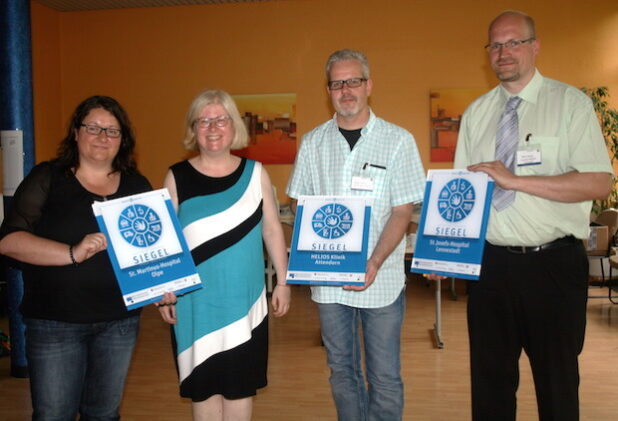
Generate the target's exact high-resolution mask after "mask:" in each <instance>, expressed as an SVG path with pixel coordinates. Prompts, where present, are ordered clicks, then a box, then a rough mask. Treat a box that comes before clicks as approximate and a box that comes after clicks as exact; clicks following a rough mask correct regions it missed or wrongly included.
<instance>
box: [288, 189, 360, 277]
mask: <svg viewBox="0 0 618 421" xmlns="http://www.w3.org/2000/svg"><path fill="white" fill-rule="evenodd" d="M370 215H371V203H370V199H368V198H364V197H341V196H301V197H300V198H299V199H298V206H297V210H296V219H295V221H294V234H293V236H292V244H291V250H290V261H289V264H288V272H287V283H288V284H309V285H363V284H364V283H365V270H366V267H367V244H368V241H369V222H370Z"/></svg>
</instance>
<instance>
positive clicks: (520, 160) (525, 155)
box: [517, 148, 541, 167]
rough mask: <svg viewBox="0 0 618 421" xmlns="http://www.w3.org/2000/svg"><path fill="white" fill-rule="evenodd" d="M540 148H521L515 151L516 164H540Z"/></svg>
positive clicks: (521, 165) (519, 165) (522, 165)
mask: <svg viewBox="0 0 618 421" xmlns="http://www.w3.org/2000/svg"><path fill="white" fill-rule="evenodd" d="M540 164H541V150H540V149H539V148H533V149H523V150H520V151H517V166H518V167H524V166H526V165H540Z"/></svg>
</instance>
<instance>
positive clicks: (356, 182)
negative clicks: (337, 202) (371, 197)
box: [350, 175, 373, 191]
mask: <svg viewBox="0 0 618 421" xmlns="http://www.w3.org/2000/svg"><path fill="white" fill-rule="evenodd" d="M350 187H351V188H352V190H364V191H373V180H372V179H371V178H369V177H361V176H358V175H355V176H353V177H352V185H351V186H350Z"/></svg>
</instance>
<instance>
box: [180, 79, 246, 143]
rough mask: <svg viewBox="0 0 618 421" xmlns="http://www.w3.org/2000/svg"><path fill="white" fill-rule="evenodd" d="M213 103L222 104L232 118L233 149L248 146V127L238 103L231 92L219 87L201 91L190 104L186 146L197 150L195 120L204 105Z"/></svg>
mask: <svg viewBox="0 0 618 421" xmlns="http://www.w3.org/2000/svg"><path fill="white" fill-rule="evenodd" d="M211 104H218V105H220V106H222V107H223V109H224V110H225V111H226V112H227V114H228V115H229V116H230V118H231V119H232V125H233V127H234V138H233V139H232V145H231V149H242V148H245V147H247V145H248V144H249V136H248V134H247V127H246V126H245V123H244V122H243V119H242V117H241V116H240V113H239V112H238V108H237V107H236V103H235V102H234V99H232V97H231V95H230V94H228V93H227V92H225V91H221V90H218V89H209V90H206V91H203V92H201V93H200V94H199V95H198V96H196V97H195V99H194V100H193V102H192V103H191V105H190V106H189V111H188V112H187V117H186V120H185V138H184V139H183V140H182V144H183V145H184V147H185V148H186V149H189V150H192V151H195V150H197V135H196V131H195V120H197V118H198V117H199V114H200V113H201V112H202V110H203V109H204V107H206V106H208V105H211Z"/></svg>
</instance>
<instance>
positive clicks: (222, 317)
mask: <svg viewBox="0 0 618 421" xmlns="http://www.w3.org/2000/svg"><path fill="white" fill-rule="evenodd" d="M171 170H172V172H173V174H174V178H175V181H176V190H177V194H178V217H179V220H180V224H181V226H182V228H183V233H184V235H185V237H186V239H187V243H188V245H189V248H190V250H191V253H192V255H193V259H194V261H195V264H196V266H197V269H198V272H199V274H200V277H201V280H202V285H203V288H202V289H199V290H197V291H194V292H191V293H189V294H186V295H184V296H182V297H179V298H178V303H177V305H176V311H177V318H178V323H177V324H176V325H175V326H174V332H173V333H174V339H175V340H174V347H175V352H176V358H177V363H178V373H179V379H180V395H181V396H183V397H188V398H191V399H192V400H193V401H195V402H199V401H203V400H205V399H208V398H209V397H211V396H213V395H216V394H220V395H223V396H224V397H225V398H227V399H239V398H244V397H249V396H253V395H255V394H256V391H257V389H259V388H261V387H264V386H266V367H267V361H268V307H267V303H266V290H265V283H264V255H263V246H262V187H261V186H262V184H261V172H262V166H261V164H260V163H259V162H255V161H251V160H247V159H242V161H241V163H240V165H239V167H238V168H237V169H236V170H235V171H234V172H233V173H232V174H230V175H228V176H225V177H220V178H214V177H209V176H206V175H204V174H202V173H200V172H199V171H197V170H196V169H195V168H194V167H193V166H192V165H191V164H190V163H189V162H188V161H182V162H180V163H177V164H175V165H173V166H172V167H171Z"/></svg>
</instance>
